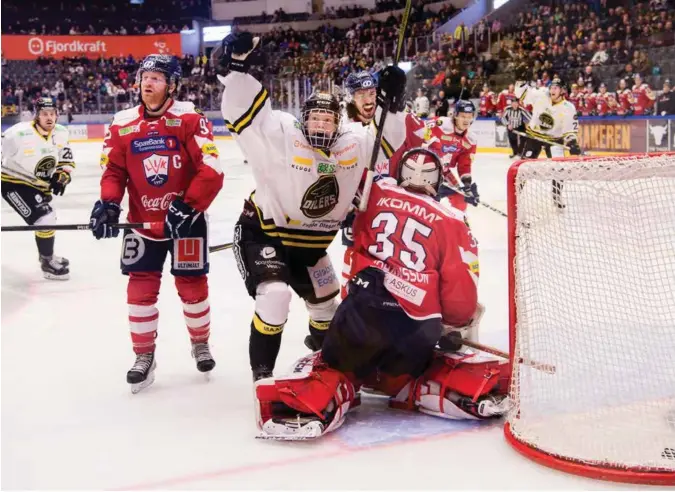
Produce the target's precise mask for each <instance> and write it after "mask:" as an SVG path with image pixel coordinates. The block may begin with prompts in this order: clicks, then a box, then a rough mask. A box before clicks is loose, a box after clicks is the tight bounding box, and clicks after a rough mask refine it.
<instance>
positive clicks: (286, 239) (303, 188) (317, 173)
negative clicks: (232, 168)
mask: <svg viewBox="0 0 675 492" xmlns="http://www.w3.org/2000/svg"><path fill="white" fill-rule="evenodd" d="M221 82H222V83H223V84H224V85H225V90H224V92H223V99H222V105H221V109H222V113H223V117H224V118H225V121H226V125H227V127H228V129H229V130H230V131H231V132H233V133H234V134H235V138H236V141H237V143H238V144H239V146H240V147H241V150H242V152H243V153H244V155H245V156H246V159H247V160H248V161H249V163H250V164H251V166H252V168H253V177H254V179H255V183H256V190H255V192H254V194H253V195H252V196H251V197H252V200H253V202H254V203H255V204H256V207H257V208H258V215H259V217H260V220H261V224H262V227H263V229H264V230H265V232H266V233H267V234H270V235H273V236H278V237H280V238H281V239H282V244H285V245H288V246H297V247H326V246H327V245H328V244H330V242H331V240H332V237H333V236H334V235H335V234H336V233H337V231H338V230H339V229H340V223H341V222H342V221H343V220H344V219H345V217H346V216H347V213H348V212H349V209H350V207H351V205H352V200H353V199H354V196H355V194H356V191H357V189H358V187H359V184H360V182H361V178H362V176H363V171H364V169H365V168H366V167H367V166H368V164H369V162H370V156H371V153H372V150H373V145H374V141H375V138H374V134H373V132H371V131H370V130H369V128H368V127H367V126H363V125H362V124H361V123H343V124H342V127H341V129H340V131H341V135H340V137H339V138H338V140H337V142H336V143H335V145H333V147H332V149H331V151H330V153H324V152H322V151H321V150H317V149H315V148H313V147H312V146H310V144H309V142H308V141H307V139H306V138H305V136H304V135H303V133H302V126H301V123H300V122H299V121H298V120H297V119H296V118H295V117H294V116H293V115H291V114H289V113H285V112H282V111H274V110H272V107H271V104H270V101H269V96H268V92H267V90H266V89H265V88H264V87H262V85H261V84H260V83H259V82H258V81H257V80H256V79H255V78H253V77H252V76H250V75H248V74H244V73H239V72H232V73H230V74H228V75H227V76H226V77H224V78H221ZM317 233H323V236H318V235H317ZM319 237H322V238H323V241H321V242H320V243H317V240H318V238H319ZM312 241H314V242H312Z"/></svg>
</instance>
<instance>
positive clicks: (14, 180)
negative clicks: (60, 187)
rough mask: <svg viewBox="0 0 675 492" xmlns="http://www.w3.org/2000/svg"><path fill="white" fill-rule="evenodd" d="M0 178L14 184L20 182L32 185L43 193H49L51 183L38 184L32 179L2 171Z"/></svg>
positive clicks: (19, 183) (20, 183)
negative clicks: (28, 179)
mask: <svg viewBox="0 0 675 492" xmlns="http://www.w3.org/2000/svg"><path fill="white" fill-rule="evenodd" d="M0 179H1V180H2V181H4V182H6V183H13V184H18V185H24V186H30V187H31V188H35V189H36V190H38V191H41V192H43V193H49V185H48V184H44V185H41V184H38V183H33V182H31V181H27V180H25V179H21V178H15V177H14V176H10V175H9V174H5V173H2V175H1V176H0Z"/></svg>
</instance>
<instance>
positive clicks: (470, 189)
mask: <svg viewBox="0 0 675 492" xmlns="http://www.w3.org/2000/svg"><path fill="white" fill-rule="evenodd" d="M461 180H462V186H461V187H460V190H461V191H462V193H464V201H465V202H466V203H468V204H470V205H473V206H474V207H477V206H478V202H479V201H480V196H479V195H478V186H477V185H476V183H473V182H472V181H471V176H462V178H461Z"/></svg>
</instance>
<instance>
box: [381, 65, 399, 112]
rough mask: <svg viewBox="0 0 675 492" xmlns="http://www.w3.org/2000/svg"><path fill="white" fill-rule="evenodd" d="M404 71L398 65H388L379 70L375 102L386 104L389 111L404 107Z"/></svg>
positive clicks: (396, 110)
mask: <svg viewBox="0 0 675 492" xmlns="http://www.w3.org/2000/svg"><path fill="white" fill-rule="evenodd" d="M405 86H406V76H405V72H404V71H403V70H401V69H400V68H398V67H395V66H393V65H392V66H388V67H385V68H384V69H383V70H382V71H381V72H380V80H379V82H378V87H377V103H378V104H379V105H380V106H381V107H385V105H388V107H389V111H391V112H392V113H396V112H398V111H402V110H403V108H404V107H405V97H404V96H405Z"/></svg>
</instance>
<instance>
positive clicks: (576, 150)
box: [567, 138, 582, 155]
mask: <svg viewBox="0 0 675 492" xmlns="http://www.w3.org/2000/svg"><path fill="white" fill-rule="evenodd" d="M567 146H568V147H569V151H570V155H582V152H581V147H579V142H577V139H576V138H572V139H569V140H568V141H567Z"/></svg>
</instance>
